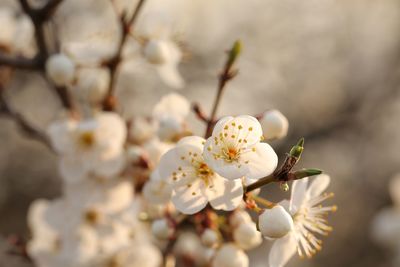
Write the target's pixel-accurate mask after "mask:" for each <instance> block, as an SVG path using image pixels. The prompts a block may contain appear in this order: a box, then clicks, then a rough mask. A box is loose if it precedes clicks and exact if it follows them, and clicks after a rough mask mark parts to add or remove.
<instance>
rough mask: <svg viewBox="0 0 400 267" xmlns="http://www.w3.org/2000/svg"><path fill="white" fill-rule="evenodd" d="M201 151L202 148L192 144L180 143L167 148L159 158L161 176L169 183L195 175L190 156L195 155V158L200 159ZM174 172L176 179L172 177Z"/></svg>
mask: <svg viewBox="0 0 400 267" xmlns="http://www.w3.org/2000/svg"><path fill="white" fill-rule="evenodd" d="M201 153H202V150H199V148H198V147H195V146H192V145H180V146H176V147H175V148H173V149H171V150H169V151H168V152H167V153H165V154H164V155H163V156H162V157H161V159H160V163H159V167H158V170H159V174H160V176H161V178H162V179H164V180H165V181H170V182H171V183H178V182H179V183H184V182H181V180H184V181H186V180H188V179H192V177H193V175H195V169H194V167H193V166H192V163H191V160H192V157H193V156H194V155H196V158H199V159H200V158H201ZM180 169H181V170H180ZM174 173H176V174H177V175H176V176H177V178H178V179H177V180H174V179H173V174H174ZM183 174H185V175H183Z"/></svg>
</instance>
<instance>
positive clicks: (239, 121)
mask: <svg viewBox="0 0 400 267" xmlns="http://www.w3.org/2000/svg"><path fill="white" fill-rule="evenodd" d="M221 133H222V134H226V136H227V138H226V139H227V141H229V142H233V143H237V142H238V140H240V139H243V140H246V143H247V145H248V146H251V145H254V144H256V143H258V142H260V140H261V137H262V136H263V132H262V128H261V124H260V122H259V121H258V120H257V119H256V118H254V117H252V116H248V115H242V116H238V117H234V118H233V119H231V120H225V121H224V123H221V124H218V127H215V128H214V131H213V134H212V135H213V137H219V136H220V134H221ZM230 139H232V140H230Z"/></svg>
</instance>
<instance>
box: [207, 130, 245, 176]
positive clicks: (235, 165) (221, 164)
mask: <svg viewBox="0 0 400 267" xmlns="http://www.w3.org/2000/svg"><path fill="white" fill-rule="evenodd" d="M213 142H214V140H213V139H212V138H208V139H207V141H206V144H205V145H204V152H203V157H204V160H205V162H206V163H207V164H208V166H210V167H211V169H213V170H214V171H215V172H216V173H218V174H219V175H221V176H222V177H225V178H227V179H231V180H234V179H240V178H242V177H243V176H245V175H246V173H247V171H248V170H247V169H246V168H241V167H239V166H241V165H242V164H240V163H239V162H236V161H233V162H226V161H225V160H224V159H223V158H220V157H219V158H217V157H214V154H216V153H219V152H220V151H219V148H218V147H216V146H213ZM210 148H211V149H210Z"/></svg>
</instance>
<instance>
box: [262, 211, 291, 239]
mask: <svg viewBox="0 0 400 267" xmlns="http://www.w3.org/2000/svg"><path fill="white" fill-rule="evenodd" d="M258 227H259V228H260V232H261V233H262V234H263V236H265V237H268V238H281V237H284V236H285V235H286V234H287V233H289V232H290V231H291V230H292V229H293V219H292V216H290V214H289V213H288V212H287V211H286V210H285V209H284V208H283V207H282V206H280V205H276V206H275V207H273V208H272V209H267V210H265V211H264V212H263V213H262V214H261V215H260V216H259V217H258Z"/></svg>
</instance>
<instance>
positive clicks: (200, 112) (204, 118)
mask: <svg viewBox="0 0 400 267" xmlns="http://www.w3.org/2000/svg"><path fill="white" fill-rule="evenodd" d="M192 110H193V112H194V113H195V114H196V116H197V118H198V119H199V120H201V121H203V122H205V123H208V121H209V119H208V117H207V115H206V114H205V113H204V111H203V109H202V108H201V106H200V104H199V103H193V104H192Z"/></svg>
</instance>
